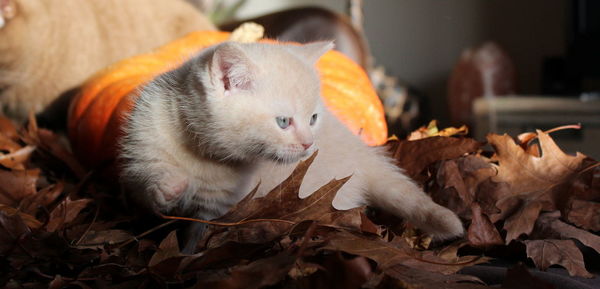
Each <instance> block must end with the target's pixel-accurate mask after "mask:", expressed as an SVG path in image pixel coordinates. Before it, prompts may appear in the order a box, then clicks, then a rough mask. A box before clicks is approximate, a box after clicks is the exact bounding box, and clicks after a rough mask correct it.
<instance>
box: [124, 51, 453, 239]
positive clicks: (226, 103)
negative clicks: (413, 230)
mask: <svg viewBox="0 0 600 289" xmlns="http://www.w3.org/2000/svg"><path fill="white" fill-rule="evenodd" d="M331 47H332V44H331V43H330V42H316V43H313V44H307V45H303V46H292V45H281V44H261V43H251V44H240V43H233V42H226V43H223V44H220V45H217V46H214V47H212V48H209V49H207V50H205V51H204V52H202V53H201V54H200V55H198V56H197V57H195V58H192V59H191V60H189V61H187V62H186V63H185V64H184V65H183V66H181V67H180V68H178V69H176V70H173V71H171V72H168V73H165V74H163V75H161V76H159V77H157V78H156V79H155V80H153V81H152V82H150V83H149V84H148V85H147V86H146V87H145V88H144V89H143V90H142V91H141V95H140V97H139V99H138V100H137V101H136V104H135V106H134V109H133V111H132V112H131V114H130V116H129V119H128V124H127V125H126V127H125V137H124V138H123V139H122V142H121V153H120V162H121V164H122V165H123V167H122V174H121V176H122V179H121V180H122V183H123V184H125V186H126V187H127V188H128V191H129V192H130V194H131V195H130V196H131V199H133V200H134V201H136V202H139V203H141V204H142V205H144V206H145V207H147V208H152V209H154V210H155V211H159V212H162V213H171V214H179V215H187V216H194V217H198V218H202V219H212V218H216V217H219V216H221V215H223V214H224V213H225V212H226V211H227V210H228V209H229V208H230V207H231V206H233V205H234V204H235V203H236V202H238V201H239V200H240V199H241V198H242V197H244V196H245V195H246V194H247V193H249V192H250V191H251V190H252V189H253V188H254V187H255V186H256V185H257V184H259V182H260V186H259V188H258V190H259V191H258V195H264V194H266V193H268V192H269V191H270V190H271V189H273V188H274V187H275V186H277V185H278V184H280V183H281V182H282V181H283V180H284V179H285V178H287V177H288V176H289V175H290V173H291V172H292V170H293V169H294V168H295V166H296V165H297V163H298V161H299V160H300V159H304V158H306V157H308V156H310V155H311V154H312V153H313V152H314V151H315V150H317V149H318V150H319V153H318V155H317V157H316V159H315V160H314V162H313V164H312V165H311V167H310V168H309V170H308V172H307V174H306V176H305V178H304V181H303V184H302V186H301V188H300V197H305V196H307V195H309V194H311V193H312V192H314V191H315V190H317V189H318V188H319V187H321V186H322V185H324V184H326V183H327V182H328V181H330V180H331V179H332V178H343V177H347V176H349V175H352V177H351V178H350V180H349V181H348V182H347V183H346V184H345V185H344V186H343V187H342V188H341V189H340V191H339V192H338V193H337V195H336V196H335V199H334V200H333V206H334V207H335V208H337V209H349V208H353V207H357V206H361V205H365V204H368V205H372V206H375V207H378V208H381V209H383V210H385V211H387V212H390V213H392V214H395V215H397V216H400V217H403V218H406V219H407V220H409V221H410V222H411V223H413V224H414V225H416V226H417V227H419V228H421V229H422V230H424V231H426V232H428V233H431V234H433V235H434V236H436V237H437V238H440V239H444V238H451V237H454V236H458V235H461V234H462V233H463V227H462V224H461V222H460V220H459V219H458V217H457V216H456V215H455V214H454V213H453V212H451V211H450V210H448V209H447V208H444V207H442V206H440V205H438V204H436V203H434V202H433V201H432V200H431V199H430V198H429V196H427V195H426V194H425V193H424V192H423V191H422V190H421V189H420V188H419V187H418V186H417V185H415V183H414V182H413V181H411V180H410V179H409V178H408V177H407V176H405V175H404V174H402V172H401V170H400V169H398V168H397V167H396V166H395V165H394V164H393V163H392V161H391V159H390V158H388V157H387V156H386V155H385V153H384V152H383V150H382V149H381V148H376V147H369V146H367V145H366V144H364V143H363V142H362V141H361V140H360V138H359V137H357V136H355V135H353V134H352V133H351V132H350V131H349V130H348V129H347V128H346V127H345V126H344V125H343V124H342V123H341V122H340V121H338V120H337V119H336V118H335V117H334V116H333V115H332V114H331V113H330V112H329V111H328V110H327V108H326V107H325V106H324V104H323V102H322V101H321V96H320V82H319V77H318V74H317V72H316V70H315V68H314V64H315V63H316V61H317V60H318V58H319V57H320V56H321V55H322V54H323V53H325V52H326V51H327V50H329V49H330V48H331ZM315 113H316V114H317V118H316V122H315V123H314V124H313V125H311V118H312V116H313V114H315ZM277 117H291V118H292V120H291V124H290V126H289V127H287V128H286V129H282V128H281V127H279V125H278V123H277V121H276V118H277ZM305 147H308V148H307V149H305Z"/></svg>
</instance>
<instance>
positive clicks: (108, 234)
mask: <svg viewBox="0 0 600 289" xmlns="http://www.w3.org/2000/svg"><path fill="white" fill-rule="evenodd" d="M133 237H134V236H133V235H132V234H131V233H130V232H127V231H124V230H105V231H91V230H90V231H89V232H87V233H86V234H85V236H84V237H83V238H82V239H81V241H79V242H78V243H77V245H75V247H76V248H78V249H101V248H103V247H104V246H105V245H114V244H118V243H121V242H124V241H127V240H129V239H131V238H133Z"/></svg>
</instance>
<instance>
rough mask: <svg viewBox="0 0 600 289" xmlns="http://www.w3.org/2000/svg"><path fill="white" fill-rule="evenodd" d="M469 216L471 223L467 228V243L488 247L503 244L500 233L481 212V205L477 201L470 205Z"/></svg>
mask: <svg viewBox="0 0 600 289" xmlns="http://www.w3.org/2000/svg"><path fill="white" fill-rule="evenodd" d="M471 216H472V217H471V224H470V225H469V228H468V229H467V240H469V245H471V246H473V247H477V248H489V247H491V246H496V245H502V244H504V240H502V237H501V236H500V233H499V232H498V230H496V227H494V224H493V223H492V222H491V221H490V219H489V218H488V216H487V215H484V214H483V213H482V211H481V207H480V206H479V205H478V204H477V203H474V204H472V205H471Z"/></svg>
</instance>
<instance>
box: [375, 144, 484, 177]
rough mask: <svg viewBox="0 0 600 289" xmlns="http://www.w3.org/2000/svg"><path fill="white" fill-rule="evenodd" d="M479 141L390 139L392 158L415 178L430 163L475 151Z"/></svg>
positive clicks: (478, 146) (389, 145) (389, 148)
mask: <svg viewBox="0 0 600 289" xmlns="http://www.w3.org/2000/svg"><path fill="white" fill-rule="evenodd" d="M481 145H482V144H481V143H480V142H477V141H475V140H474V139H471V138H454V137H430V138H425V139H420V140H416V141H390V142H388V143H387V144H386V146H387V148H388V150H389V151H390V152H391V156H392V158H394V159H395V160H396V163H397V164H398V166H399V167H401V168H403V169H404V170H405V172H406V174H407V175H408V176H410V177H411V178H413V179H416V178H417V176H419V175H420V174H421V172H423V170H424V169H425V168H426V167H427V166H429V165H430V164H432V163H435V162H437V161H441V160H448V159H454V158H458V157H460V156H462V155H464V154H466V153H472V152H475V151H477V150H478V149H479V148H480V147H481Z"/></svg>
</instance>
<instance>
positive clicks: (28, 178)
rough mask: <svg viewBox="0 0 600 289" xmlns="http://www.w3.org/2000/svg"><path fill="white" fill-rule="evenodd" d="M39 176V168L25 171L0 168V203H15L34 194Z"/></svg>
mask: <svg viewBox="0 0 600 289" xmlns="http://www.w3.org/2000/svg"><path fill="white" fill-rule="evenodd" d="M39 176H40V170H39V169H31V170H25V171H5V170H0V180H2V182H1V183H0V203H2V204H6V205H16V204H18V202H19V201H21V200H22V199H24V198H26V197H28V196H31V195H34V194H35V193H36V192H37V191H36V189H35V185H36V182H37V181H38V178H39Z"/></svg>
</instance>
